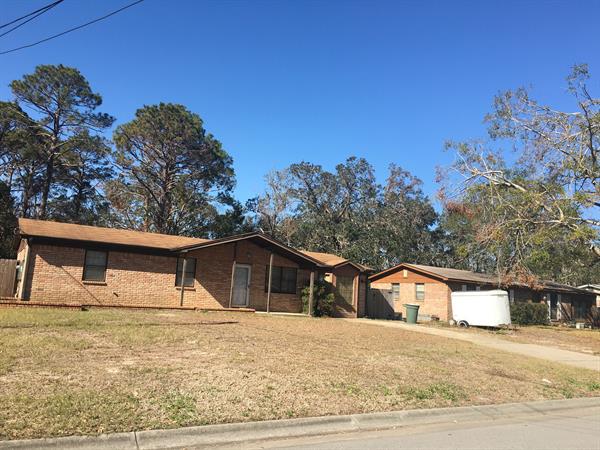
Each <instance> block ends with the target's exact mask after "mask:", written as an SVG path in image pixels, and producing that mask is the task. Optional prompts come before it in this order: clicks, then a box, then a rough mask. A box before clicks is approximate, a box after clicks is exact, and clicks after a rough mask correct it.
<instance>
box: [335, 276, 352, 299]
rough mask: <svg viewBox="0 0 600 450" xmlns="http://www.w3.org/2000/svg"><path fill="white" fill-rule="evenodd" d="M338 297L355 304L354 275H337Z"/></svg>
mask: <svg viewBox="0 0 600 450" xmlns="http://www.w3.org/2000/svg"><path fill="white" fill-rule="evenodd" d="M335 288H336V289H335V290H336V294H337V298H338V299H339V300H342V301H343V302H346V303H347V304H349V305H354V277H344V276H336V277H335Z"/></svg>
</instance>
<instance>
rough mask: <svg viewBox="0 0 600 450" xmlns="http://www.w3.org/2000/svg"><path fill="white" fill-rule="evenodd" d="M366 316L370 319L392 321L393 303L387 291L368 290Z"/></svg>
mask: <svg viewBox="0 0 600 450" xmlns="http://www.w3.org/2000/svg"><path fill="white" fill-rule="evenodd" d="M367 316H369V317H370V318H372V319H394V317H395V313H394V301H393V300H392V293H391V292H389V289H376V288H371V289H369V296H368V297H367Z"/></svg>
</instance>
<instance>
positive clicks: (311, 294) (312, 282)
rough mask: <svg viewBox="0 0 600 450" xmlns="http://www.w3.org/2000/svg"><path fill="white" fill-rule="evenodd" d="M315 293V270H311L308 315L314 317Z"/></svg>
mask: <svg viewBox="0 0 600 450" xmlns="http://www.w3.org/2000/svg"><path fill="white" fill-rule="evenodd" d="M314 295H315V271H314V270H311V272H310V285H309V288H308V316H309V317H312V311H313V299H314Z"/></svg>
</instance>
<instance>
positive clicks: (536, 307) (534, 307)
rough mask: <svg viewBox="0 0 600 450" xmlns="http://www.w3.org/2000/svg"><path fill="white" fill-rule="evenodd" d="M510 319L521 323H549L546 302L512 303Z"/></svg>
mask: <svg viewBox="0 0 600 450" xmlns="http://www.w3.org/2000/svg"><path fill="white" fill-rule="evenodd" d="M510 319H511V320H512V322H513V323H516V324H519V325H548V305H546V304H545V303H511V305H510Z"/></svg>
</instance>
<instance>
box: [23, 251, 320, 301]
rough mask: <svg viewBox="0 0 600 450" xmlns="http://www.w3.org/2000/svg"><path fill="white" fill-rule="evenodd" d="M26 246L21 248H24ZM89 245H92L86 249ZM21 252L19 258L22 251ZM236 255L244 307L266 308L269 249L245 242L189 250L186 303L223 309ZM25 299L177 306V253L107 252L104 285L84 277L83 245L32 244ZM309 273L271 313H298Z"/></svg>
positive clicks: (283, 262) (281, 261)
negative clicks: (244, 286)
mask: <svg viewBox="0 0 600 450" xmlns="http://www.w3.org/2000/svg"><path fill="white" fill-rule="evenodd" d="M23 248H24V247H23ZM90 248H92V247H90ZM23 254H24V253H22V252H21V251H20V252H19V257H20V258H21V257H22V255H23ZM234 255H236V256H235V258H236V261H237V263H240V264H248V265H250V266H251V267H252V273H251V280H250V302H249V305H248V307H249V308H254V309H256V310H266V305H267V293H266V292H265V276H266V266H267V265H268V264H269V258H270V251H268V250H266V249H264V248H262V247H260V246H258V245H256V244H253V243H251V242H248V241H240V242H237V243H230V244H224V245H219V246H213V247H208V248H206V249H199V250H195V251H191V252H189V254H188V257H192V258H196V274H195V280H194V286H193V287H189V288H187V287H186V288H185V293H184V302H183V306H185V307H194V308H206V309H210V308H227V307H229V298H230V292H231V275H232V265H233V261H234ZM29 257H30V262H29V267H28V268H27V269H28V270H27V283H26V285H25V286H26V289H25V295H24V298H25V299H28V300H31V301H32V302H39V303H48V304H64V305H111V306H135V307H166V308H169V307H179V306H180V295H181V291H180V288H178V287H176V286H175V271H176V264H177V257H176V256H162V255H154V254H140V253H134V252H128V251H113V250H110V251H109V252H108V261H107V270H106V280H105V282H104V283H88V282H84V281H82V275H83V264H84V258H85V248H83V247H65V246H59V245H46V244H35V243H33V244H31V246H30V256H29ZM273 264H274V265H279V266H285V267H295V268H298V264H297V263H295V262H293V261H290V260H288V259H286V258H284V257H282V256H280V255H276V254H275V255H274V258H273ZM309 277H310V271H308V270H303V269H299V270H298V278H297V280H298V281H297V292H296V294H275V293H272V294H271V301H270V309H271V311H282V312H300V311H301V309H302V302H301V298H300V291H301V289H302V287H303V286H305V285H306V284H308V279H309Z"/></svg>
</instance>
